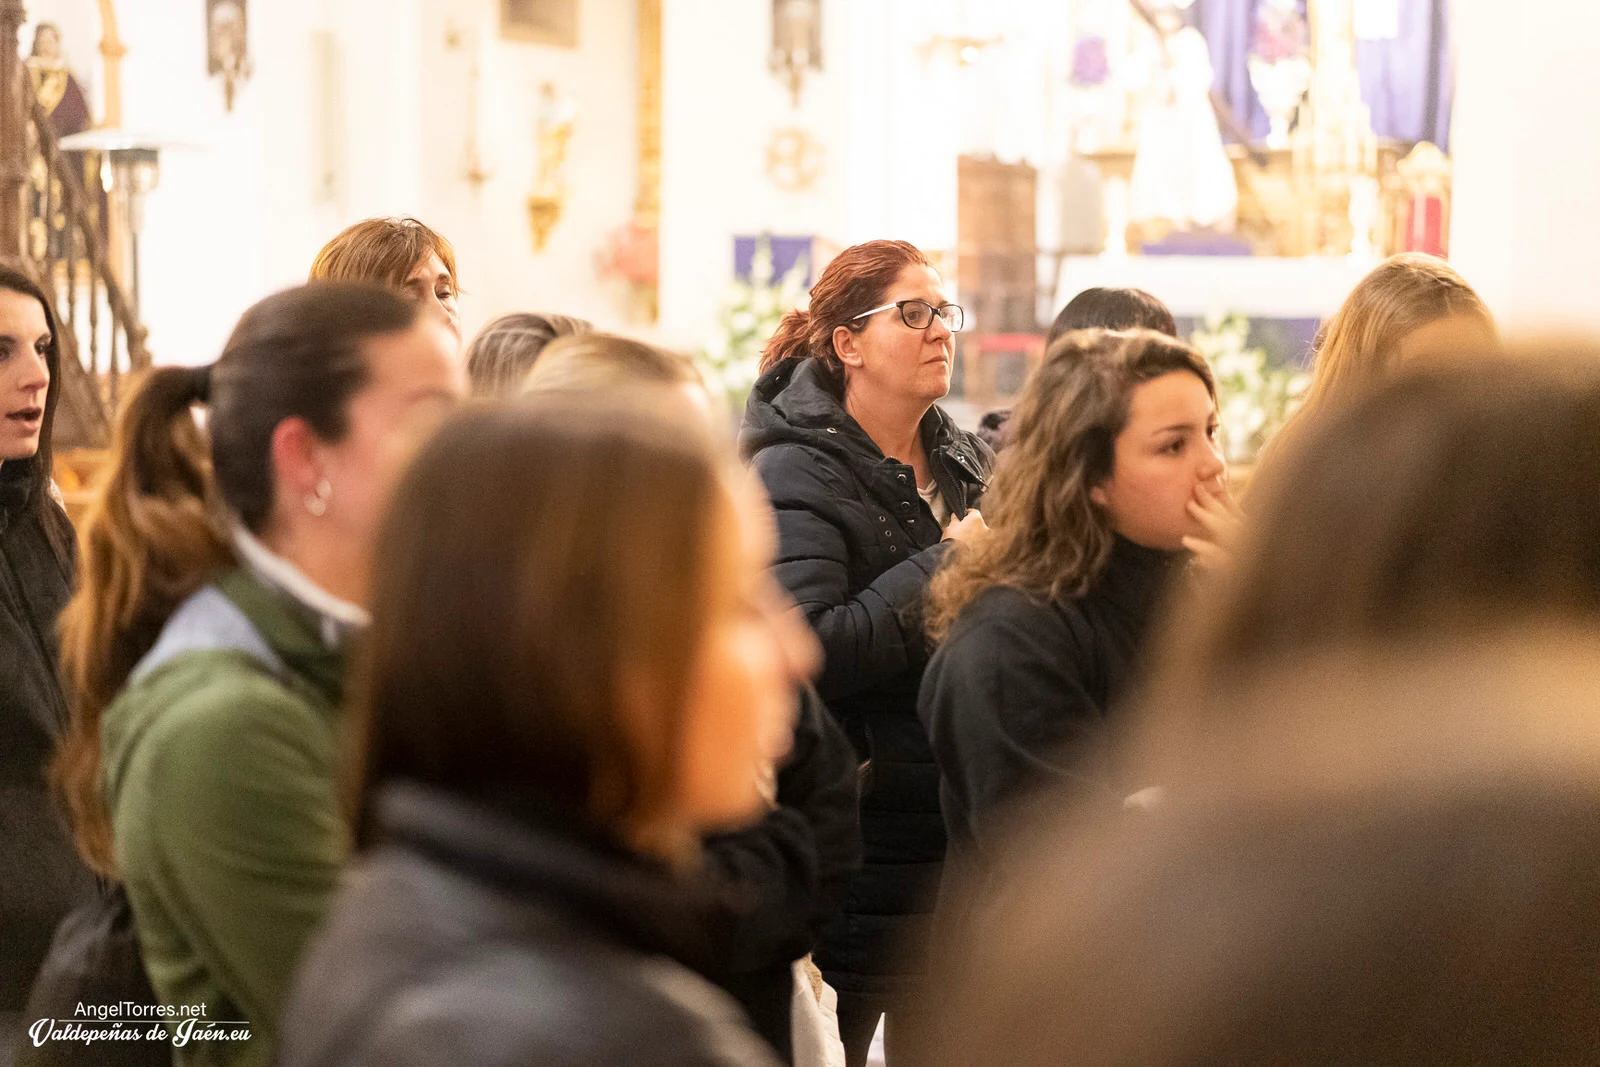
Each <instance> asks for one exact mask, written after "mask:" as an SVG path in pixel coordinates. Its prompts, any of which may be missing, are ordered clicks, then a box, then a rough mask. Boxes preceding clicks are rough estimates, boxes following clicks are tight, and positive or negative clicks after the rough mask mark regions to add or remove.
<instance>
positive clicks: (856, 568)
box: [740, 359, 994, 993]
mask: <svg viewBox="0 0 1600 1067" xmlns="http://www.w3.org/2000/svg"><path fill="white" fill-rule="evenodd" d="M921 430H922V442H923V446H924V448H925V449H926V451H927V455H928V463H929V467H930V469H931V473H932V475H933V477H934V479H935V480H936V482H937V483H938V486H939V489H940V493H941V495H942V496H943V498H944V500H945V502H946V503H947V504H948V505H949V507H950V510H951V513H952V514H953V515H955V516H957V517H960V516H963V515H965V514H966V512H967V510H968V508H970V507H971V506H972V504H973V502H974V501H975V500H976V499H977V498H978V496H979V495H980V494H981V493H982V492H983V490H984V488H985V487H986V485H987V480H988V477H989V471H990V468H991V466H992V465H993V460H994V457H993V454H992V453H991V452H990V451H989V449H988V447H987V446H985V445H984V444H983V442H981V441H979V440H978V439H977V438H976V437H975V436H973V435H972V434H970V433H967V432H965V431H963V430H960V429H958V428H957V427H956V425H955V423H954V422H953V421H952V420H951V419H950V417H949V416H948V415H946V414H945V413H944V412H943V411H942V410H940V409H939V408H937V407H935V408H931V409H930V410H929V411H928V414H927V415H926V416H925V417H924V418H923V420H922V428H921ZM740 449H741V451H742V452H743V454H744V455H745V456H746V457H748V458H749V459H750V463H751V466H752V467H753V468H754V469H755V471H756V472H757V473H758V474H760V476H761V480H762V481H763V482H764V483H765V484H766V487H767V492H768V493H769V494H770V495H771V497H772V505H773V508H774V509H775V510H776V513H777V520H778V541H779V548H778V562H777V576H778V579H779V581H781V582H782V583H783V585H784V586H785V588H787V589H788V591H789V593H790V594H791V595H792V596H793V597H794V598H795V600H796V601H798V602H799V604H800V607H801V608H802V609H803V610H804V611H805V613H806V617H807V618H808V619H809V620H810V622H811V625H812V627H813V628H814V629H815V630H816V632H817V636H818V637H819V638H820V639H821V642H822V647H823V652H824V656H825V660H824V666H823V671H822V677H821V679H820V680H819V681H818V683H817V688H818V691H819V692H820V693H821V694H822V699H823V700H824V701H825V702H826V703H827V705H828V709H829V710H830V711H831V712H832V713H833V715H834V716H835V718H837V719H838V720H839V723H840V725H842V726H843V727H844V729H845V733H846V734H848V735H849V737H850V740H851V742H852V743H853V744H854V745H855V749H856V752H857V754H858V756H859V757H860V759H861V760H862V761H864V762H865V763H866V767H865V768H864V770H863V773H862V784H861V836H862V844H863V853H864V865H863V868H862V870H861V872H860V873H859V874H858V875H857V876H856V877H855V878H853V879H852V880H851V883H850V887H849V891H848V894H847V897H846V901H845V906H844V910H843V912H841V913H839V914H836V915H835V916H833V917H832V918H831V920H830V921H829V922H828V923H827V925H826V926H825V928H824V930H823V933H822V942H821V944H820V945H819V947H818V949H817V953H816V960H817V963H818V965H819V966H820V967H821V968H822V970H823V973H824V974H825V975H826V976H827V978H828V981H829V982H831V983H832V984H833V985H834V986H835V987H837V988H838V989H839V990H841V991H842V992H861V993H896V992H902V991H914V990H915V989H916V988H917V986H918V984H919V983H918V982H917V981H916V976H918V975H920V974H921V973H922V971H923V970H924V969H925V963H924V961H923V959H922V957H923V955H924V953H925V947H926V946H925V940H926V939H925V936H924V934H925V931H926V926H927V922H928V919H929V917H930V916H931V914H932V909H933V905H934V900H935V896H936V893H937V886H938V880H939V871H940V867H941V864H942V862H943V859H944V825H943V823H942V822H941V820H940V817H939V776H938V769H937V768H936V767H935V766H934V763H933V752H932V750H931V749H930V748H929V747H928V739H927V736H926V735H925V734H924V732H923V729H922V724H921V723H920V722H919V721H918V719H917V716H916V696H917V687H918V684H919V683H920V682H921V679H922V669H923V667H924V666H925V665H926V663H927V654H928V649H927V643H926V640H925V639H924V637H923V633H922V624H921V608H922V601H923V598H924V594H925V593H926V591H927V585H928V579H929V578H930V577H931V576H932V575H933V572H934V570H935V568H936V567H937V566H938V564H939V560H940V559H941V558H942V557H943V554H944V546H943V544H942V543H941V541H940V537H941V531H940V530H939V528H938V526H937V525H936V524H935V522H934V518H933V515H932V513H931V512H930V511H929V510H928V507H927V505H926V504H925V503H923V501H922V499H921V498H920V497H919V496H918V495H917V484H916V478H915V476H914V474H913V472H912V469H911V467H910V466H909V465H908V464H905V463H902V462H900V461H899V460H898V459H896V458H887V457H885V456H884V455H883V453H882V451H880V450H879V448H878V446H877V445H876V444H874V443H873V441H872V439H871V438H870V437H868V436H867V433H866V431H864V430H863V429H862V428H861V427H860V425H859V424H857V423H856V421H855V420H854V419H853V418H851V417H850V416H849V415H848V414H847V413H846V412H845V410H844V406H843V404H842V402H841V401H840V400H839V398H838V397H836V396H835V395H834V394H833V393H832V392H831V391H830V390H829V389H828V388H827V386H826V385H825V384H824V383H823V381H822V378H821V376H820V375H819V374H818V370H817V366H816V365H815V364H814V363H813V362H812V361H810V360H802V359H790V360H785V361H784V362H782V363H780V364H778V365H777V366H776V367H774V368H772V369H771V370H770V371H768V372H767V373H766V374H764V375H762V377H761V379H760V380H759V381H758V382H756V386H755V389H754V390H753V391H752V392H751V395H750V401H749V404H748V406H747V407H746V410H745V418H744V427H743V429H742V431H741V432H740Z"/></svg>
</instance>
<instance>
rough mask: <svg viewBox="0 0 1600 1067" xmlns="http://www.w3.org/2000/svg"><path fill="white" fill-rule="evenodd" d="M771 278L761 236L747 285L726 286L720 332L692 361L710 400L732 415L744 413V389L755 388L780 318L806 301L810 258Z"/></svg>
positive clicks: (768, 244) (768, 250)
mask: <svg viewBox="0 0 1600 1067" xmlns="http://www.w3.org/2000/svg"><path fill="white" fill-rule="evenodd" d="M775 274H776V268H775V267H774V265H773V261H772V241H771V239H770V238H769V237H768V236H765V235H763V236H762V237H760V238H758V239H757V241H756V249H755V255H754V257H753V258H752V259H751V261H750V280H749V281H743V280H739V281H735V282H734V283H733V285H732V286H730V287H729V289H728V295H727V296H726V297H725V298H724V300H723V305H722V310H721V312H720V313H719V314H718V316H717V321H718V325H719V327H720V331H719V333H718V334H717V335H716V336H715V337H713V338H712V339H711V343H710V344H708V345H707V346H706V347H705V348H704V349H703V350H701V352H700V355H699V358H698V363H699V364H700V370H701V373H703V374H704V375H705V378H706V386H707V388H708V389H710V390H711V395H712V396H713V397H716V396H719V395H720V396H722V397H724V398H725V399H726V401H727V403H728V405H729V407H730V408H732V410H733V411H734V413H735V414H738V413H740V412H742V411H744V404H745V400H746V398H747V397H749V395H750V388H751V386H753V385H755V383H756V377H757V369H756V368H757V366H758V365H759V364H760V362H761V349H762V348H763V347H764V346H765V345H766V343H767V340H768V339H769V338H771V337H772V335H773V333H775V332H776V331H777V329H778V324H779V323H780V322H782V321H783V317H784V315H786V314H788V313H789V311H790V309H792V308H796V307H802V306H804V305H805V304H806V302H807V301H808V299H809V293H808V292H807V289H806V280H807V278H808V277H809V276H810V274H811V257H810V256H809V255H802V256H800V257H799V258H798V259H797V260H795V263H794V266H792V267H790V268H789V269H788V271H786V272H785V273H784V274H783V276H782V277H775Z"/></svg>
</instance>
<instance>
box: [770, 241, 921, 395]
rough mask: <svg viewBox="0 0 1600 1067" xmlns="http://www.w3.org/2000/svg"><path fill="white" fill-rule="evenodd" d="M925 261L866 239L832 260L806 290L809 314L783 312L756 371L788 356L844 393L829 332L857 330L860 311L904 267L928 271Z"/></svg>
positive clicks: (903, 247)
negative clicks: (814, 367) (819, 370)
mask: <svg viewBox="0 0 1600 1067" xmlns="http://www.w3.org/2000/svg"><path fill="white" fill-rule="evenodd" d="M931 266H932V264H931V263H929V262H928V257H927V256H925V255H923V254H922V252H921V251H920V250H919V249H918V248H917V247H916V246H915V245H913V244H911V243H909V242H907V241H866V242H864V243H862V244H858V245H851V246H850V247H849V248H847V249H845V250H844V251H843V252H840V253H839V254H838V255H837V256H835V257H834V258H833V261H832V262H830V263H829V264H828V266H827V267H826V268H825V269H824V270H823V272H822V277H820V278H818V279H817V284H815V285H813V286H812V287H811V306H810V308H809V310H804V311H802V310H801V309H799V308H796V309H795V310H793V311H791V312H789V314H787V315H785V316H784V317H783V321H782V322H780V323H779V324H778V329H777V332H776V333H774V334H773V335H772V339H771V340H769V341H768V342H767V346H766V347H765V348H764V349H762V350H761V371H762V373H765V372H766V371H767V370H769V369H770V368H772V367H774V366H776V365H777V364H779V363H781V362H783V361H784V360H786V359H789V358H791V357H793V356H802V357H809V358H811V359H815V360H817V361H819V362H820V363H821V364H822V366H823V368H824V369H825V370H826V371H827V372H828V373H827V375H826V377H827V379H828V380H829V382H830V384H832V385H834V386H835V387H837V389H838V392H839V393H840V395H843V393H844V364H843V363H841V362H839V354H838V353H837V352H835V351H834V350H833V331H834V330H836V329H838V328H839V327H840V326H845V327H848V328H849V329H851V330H859V329H861V328H862V327H861V324H860V323H858V322H857V321H856V320H857V319H858V318H860V316H861V313H862V312H864V311H867V310H869V309H871V308H874V307H876V306H878V305H879V304H881V303H882V302H883V297H884V294H885V293H887V292H888V291H889V287H890V286H891V285H893V284H894V282H895V279H896V278H898V277H900V272H901V271H903V270H905V269H906V268H907V267H931Z"/></svg>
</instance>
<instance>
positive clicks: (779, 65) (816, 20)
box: [767, 0, 822, 107]
mask: <svg viewBox="0 0 1600 1067" xmlns="http://www.w3.org/2000/svg"><path fill="white" fill-rule="evenodd" d="M767 67H768V68H769V69H770V70H771V71H772V73H773V74H775V75H776V76H777V77H778V80H780V81H782V82H783V84H784V85H785V86H786V87H787V88H788V90H789V97H790V99H791V100H793V101H794V106H795V107H799V106H800V89H801V87H802V85H803V84H804V82H805V76H806V71H808V70H818V71H820V70H821V69H822V0H772V52H771V53H770V54H769V55H768V57H767Z"/></svg>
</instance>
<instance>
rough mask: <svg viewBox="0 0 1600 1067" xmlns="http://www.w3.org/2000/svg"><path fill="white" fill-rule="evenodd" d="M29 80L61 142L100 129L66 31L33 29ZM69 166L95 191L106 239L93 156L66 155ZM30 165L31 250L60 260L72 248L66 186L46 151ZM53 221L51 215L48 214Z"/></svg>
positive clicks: (49, 26)
mask: <svg viewBox="0 0 1600 1067" xmlns="http://www.w3.org/2000/svg"><path fill="white" fill-rule="evenodd" d="M23 66H24V68H25V69H26V70H27V72H28V81H29V82H30V83H31V84H32V86H33V95H34V98H35V99H36V100H38V101H39V106H40V107H41V108H42V109H44V112H45V114H47V115H49V116H50V128H51V129H52V130H54V131H55V135H56V139H57V140H58V141H59V140H60V139H61V138H63V137H70V136H71V135H72V134H75V133H82V132H83V131H84V130H87V129H88V128H89V127H90V126H92V125H94V117H93V115H91V114H90V111H89V98H88V94H86V93H85V92H84V91H83V85H82V83H80V82H79V81H78V79H77V76H76V75H74V74H73V73H72V70H71V68H69V67H68V66H67V60H66V56H65V55H64V54H63V53H62V49H61V28H60V27H59V26H57V25H56V24H55V23H53V22H41V23H39V25H38V26H37V27H36V28H35V29H34V31H33V48H32V49H30V50H29V53H28V58H27V59H25V60H24V61H23ZM62 155H63V161H64V162H65V164H66V166H67V168H68V169H69V170H70V171H72V172H75V173H76V174H78V175H79V176H80V177H81V179H82V181H83V184H84V188H86V189H88V190H89V198H90V204H89V209H90V211H91V212H95V213H97V215H98V218H99V224H100V227H101V236H102V237H103V236H104V235H105V229H104V227H105V221H106V211H105V191H104V190H103V189H102V188H101V187H100V184H99V183H98V182H95V181H91V180H90V178H91V175H90V173H89V167H90V166H91V164H90V162H89V157H88V156H87V154H86V153H83V152H64V153H62ZM29 157H30V158H29V165H28V186H29V188H28V201H29V210H28V251H29V254H31V255H32V256H33V258H34V259H37V260H43V259H45V258H46V257H49V258H58V257H59V256H60V255H61V254H62V252H63V250H64V249H65V247H66V242H65V239H64V236H63V235H64V233H65V231H66V228H67V215H66V211H65V210H64V208H63V207H62V204H63V198H62V193H61V182H60V179H59V178H54V177H52V176H51V174H50V168H49V167H48V166H47V165H46V163H45V159H44V156H43V154H42V153H40V152H39V151H36V150H31V151H30V152H29ZM47 215H48V216H49V217H46V216H47Z"/></svg>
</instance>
